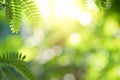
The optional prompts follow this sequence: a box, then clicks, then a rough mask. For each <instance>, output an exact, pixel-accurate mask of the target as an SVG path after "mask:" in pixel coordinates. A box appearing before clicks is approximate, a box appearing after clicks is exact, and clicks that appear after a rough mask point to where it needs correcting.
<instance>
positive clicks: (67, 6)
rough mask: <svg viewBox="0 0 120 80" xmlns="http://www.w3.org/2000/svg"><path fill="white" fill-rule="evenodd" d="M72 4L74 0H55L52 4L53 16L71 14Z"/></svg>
mask: <svg viewBox="0 0 120 80" xmlns="http://www.w3.org/2000/svg"><path fill="white" fill-rule="evenodd" d="M74 2H75V0H55V2H54V4H53V6H54V12H55V15H56V16H58V17H61V16H64V15H67V14H69V13H71V8H73V7H74Z"/></svg>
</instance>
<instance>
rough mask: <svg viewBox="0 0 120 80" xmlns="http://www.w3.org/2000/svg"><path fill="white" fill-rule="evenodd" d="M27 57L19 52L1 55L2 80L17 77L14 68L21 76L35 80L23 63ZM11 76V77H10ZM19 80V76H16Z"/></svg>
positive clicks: (0, 71) (0, 70) (0, 76)
mask: <svg viewBox="0 0 120 80" xmlns="http://www.w3.org/2000/svg"><path fill="white" fill-rule="evenodd" d="M25 57H26V56H23V55H22V54H21V53H17V52H6V53H3V54H1V55H0V74H1V75H0V78H1V79H4V80H10V79H11V78H10V77H11V76H12V78H13V77H15V76H14V73H13V72H12V69H11V68H13V69H14V70H15V71H17V73H19V74H21V75H22V76H23V77H25V78H26V79H28V80H35V77H34V75H33V74H32V72H31V71H30V70H29V68H28V67H27V66H26V64H25V62H24V61H23V60H24V59H25ZM10 75H11V76H10ZM16 78H17V76H16Z"/></svg>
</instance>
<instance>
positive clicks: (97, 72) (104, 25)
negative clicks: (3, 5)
mask: <svg viewBox="0 0 120 80" xmlns="http://www.w3.org/2000/svg"><path fill="white" fill-rule="evenodd" d="M37 4H38V6H39V8H40V13H41V19H42V20H41V22H40V23H41V25H40V26H34V27H33V26H31V25H30V24H29V23H28V22H27V21H26V20H24V19H23V22H22V23H21V24H22V26H21V32H20V33H18V34H12V33H11V31H10V28H9V24H8V21H7V19H6V17H5V12H4V9H1V10H0V53H3V52H5V51H7V52H9V51H18V52H21V53H22V54H25V55H26V56H27V58H26V62H28V64H29V67H30V69H31V71H33V72H34V74H35V75H36V77H37V80H120V61H119V60H120V1H119V0H108V2H107V8H106V9H105V10H99V8H97V7H96V5H95V4H94V2H93V0H88V1H87V2H86V1H83V0H37Z"/></svg>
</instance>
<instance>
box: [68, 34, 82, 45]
mask: <svg viewBox="0 0 120 80" xmlns="http://www.w3.org/2000/svg"><path fill="white" fill-rule="evenodd" d="M69 40H70V43H71V44H72V45H77V44H79V43H80V42H81V36H80V34H79V33H76V32H75V33H72V34H71V35H70V38H69Z"/></svg>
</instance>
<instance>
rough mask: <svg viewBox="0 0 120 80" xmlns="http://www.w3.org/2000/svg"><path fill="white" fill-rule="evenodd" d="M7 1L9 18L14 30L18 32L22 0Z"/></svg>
mask: <svg viewBox="0 0 120 80" xmlns="http://www.w3.org/2000/svg"><path fill="white" fill-rule="evenodd" d="M5 1H6V2H5V3H6V15H7V18H8V20H9V24H10V28H11V30H12V32H13V33H14V32H18V31H19V30H20V26H21V19H22V8H21V6H20V0H5Z"/></svg>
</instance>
